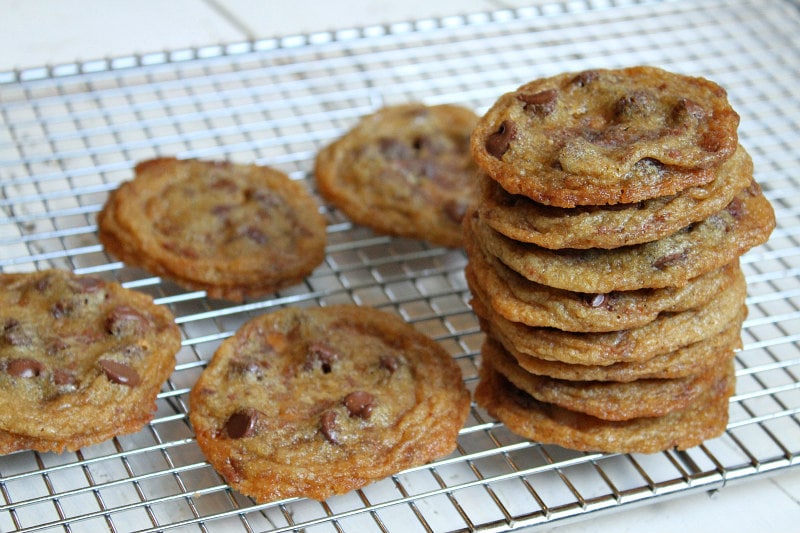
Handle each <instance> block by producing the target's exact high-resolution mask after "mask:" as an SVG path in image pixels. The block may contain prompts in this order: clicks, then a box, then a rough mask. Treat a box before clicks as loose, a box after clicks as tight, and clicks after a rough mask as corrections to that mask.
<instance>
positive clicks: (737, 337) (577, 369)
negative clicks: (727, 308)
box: [487, 308, 747, 382]
mask: <svg viewBox="0 0 800 533" xmlns="http://www.w3.org/2000/svg"><path fill="white" fill-rule="evenodd" d="M746 314H747V313H746V308H742V310H741V312H740V316H738V317H736V318H734V319H733V320H732V321H731V322H729V323H728V324H727V325H726V326H725V327H724V328H723V329H722V331H720V332H719V333H716V334H714V335H711V336H709V337H708V338H705V339H702V340H699V341H697V342H694V343H692V344H689V345H687V346H683V347H681V348H678V349H676V350H673V351H671V352H667V353H664V354H658V355H655V356H653V357H652V358H650V359H647V360H645V361H632V362H621V363H613V364H610V365H580V364H572V363H562V362H561V361H548V360H546V359H540V358H539V357H535V356H533V355H531V354H526V353H522V352H519V351H513V347H511V349H509V350H507V349H506V347H505V346H503V345H502V344H500V342H499V341H497V340H494V339H491V338H489V339H487V344H491V345H492V347H491V350H492V352H496V351H498V350H501V351H502V352H504V353H507V354H508V356H509V357H513V358H514V359H516V361H517V363H518V364H519V365H520V366H521V367H522V368H524V369H525V370H526V371H527V372H531V373H534V374H537V375H540V376H549V377H551V378H554V379H564V380H571V381H618V382H629V381H635V380H637V379H676V378H683V377H686V376H691V375H694V374H702V373H704V372H707V371H708V370H710V369H712V368H714V367H716V366H718V365H719V364H721V363H722V362H723V361H724V360H725V359H727V358H728V357H729V354H730V353H731V352H733V351H735V350H737V349H739V348H741V347H742V337H741V331H742V321H743V320H744V318H745V316H746ZM490 358H491V357H490Z"/></svg>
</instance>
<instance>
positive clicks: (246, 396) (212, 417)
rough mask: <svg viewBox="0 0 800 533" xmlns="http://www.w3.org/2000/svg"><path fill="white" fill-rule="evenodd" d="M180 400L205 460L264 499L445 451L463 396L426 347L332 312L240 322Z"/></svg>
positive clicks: (461, 414)
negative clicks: (184, 401)
mask: <svg viewBox="0 0 800 533" xmlns="http://www.w3.org/2000/svg"><path fill="white" fill-rule="evenodd" d="M189 402H190V413H189V416H190V420H191V423H192V425H193V427H194V429H195V432H196V434H197V443H198V445H199V446H200V448H201V449H202V451H203V453H204V454H205V456H206V457H207V458H208V461H209V462H210V463H211V465H212V466H213V467H214V468H215V469H216V470H217V471H218V472H219V473H220V474H221V475H222V476H223V477H224V478H225V480H226V481H227V482H228V483H229V484H230V485H231V486H232V487H233V488H235V489H237V490H239V491H240V492H242V493H243V494H246V495H248V496H250V497H252V498H254V499H256V500H257V501H259V502H267V501H273V500H278V499H282V498H290V497H295V496H297V497H300V496H302V497H310V498H314V499H318V500H321V499H325V498H327V497H329V496H331V495H333V494H339V493H343V492H347V491H350V490H353V489H356V488H359V487H362V486H364V485H366V484H368V483H370V482H372V481H375V480H378V479H382V478H384V477H386V476H389V475H391V474H394V473H397V472H399V471H401V470H403V469H406V468H409V467H412V466H417V465H421V464H424V463H425V462H427V461H429V460H432V459H435V458H438V457H440V456H443V455H446V454H448V453H450V452H452V451H453V450H454V449H455V446H456V438H457V436H458V432H459V430H460V429H461V427H462V425H463V423H464V421H465V419H466V416H467V413H468V411H469V406H470V397H469V393H468V391H467V389H466V388H465V386H464V383H463V381H462V376H461V372H460V369H459V367H458V365H457V364H456V363H455V361H454V360H453V358H452V357H451V356H450V355H449V354H448V353H447V352H446V351H445V350H444V349H443V348H442V347H441V346H439V345H438V344H437V343H436V342H435V341H433V340H432V339H430V338H428V337H427V336H425V335H423V334H422V333H420V332H418V331H416V330H415V329H414V328H413V327H412V326H410V325H409V324H407V323H406V322H404V321H403V320H402V319H401V318H399V317H397V316H394V315H391V314H388V313H386V312H382V311H379V310H376V309H371V308H365V307H358V306H353V305H338V306H331V307H319V308H285V309H282V310H279V311H275V312H273V313H269V314H264V315H261V316H259V317H256V318H254V319H252V320H251V321H250V322H248V323H247V324H245V325H244V326H242V327H241V328H240V329H239V330H238V331H237V332H236V334H235V335H234V336H233V337H231V338H229V339H227V340H225V341H224V342H223V343H222V345H221V346H220V347H219V349H218V350H217V352H216V353H215V354H214V357H213V358H212V360H211V362H210V363H209V364H208V367H207V368H206V369H205V370H204V371H203V373H202V375H201V376H200V378H199V379H198V381H197V383H196V384H195V386H194V387H193V388H192V391H191V394H190V397H189Z"/></svg>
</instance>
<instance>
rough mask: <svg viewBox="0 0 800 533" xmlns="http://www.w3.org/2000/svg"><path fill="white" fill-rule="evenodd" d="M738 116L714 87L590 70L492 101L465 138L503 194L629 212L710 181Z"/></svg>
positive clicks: (658, 75) (637, 71)
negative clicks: (621, 206) (624, 207)
mask: <svg viewBox="0 0 800 533" xmlns="http://www.w3.org/2000/svg"><path fill="white" fill-rule="evenodd" d="M738 126H739V115H738V114H736V112H735V111H734V110H733V109H732V108H731V106H730V104H729V102H728V98H727V94H726V92H725V90H724V89H722V88H721V87H720V86H719V85H717V84H716V83H713V82H711V81H709V80H706V79H703V78H697V77H690V76H683V75H680V74H675V73H671V72H667V71H665V70H662V69H658V68H654V67H631V68H625V69H619V70H589V71H584V72H580V73H566V74H560V75H557V76H553V77H550V78H544V79H539V80H535V81H532V82H530V83H527V84H525V85H523V86H521V87H520V88H519V89H517V90H516V91H513V92H510V93H507V94H505V95H503V96H501V97H500V98H499V99H498V100H497V101H496V102H495V104H494V105H493V106H492V107H491V108H490V109H489V111H488V112H487V113H486V114H485V115H484V116H483V117H482V118H481V120H480V122H479V124H478V126H477V127H476V128H475V131H474V133H473V135H472V141H471V147H472V153H473V156H474V157H475V161H476V162H477V164H478V166H480V167H481V168H482V169H483V170H484V171H485V172H486V173H487V174H488V175H489V176H490V177H491V178H492V179H494V180H496V181H498V182H499V183H500V185H502V187H503V188H504V189H505V190H507V191H509V192H510V193H512V194H522V195H524V196H527V197H529V198H531V199H533V200H535V201H537V202H539V203H542V204H547V205H554V206H558V207H575V206H576V205H605V204H616V203H633V202H639V201H641V200H647V199H649V198H655V197H658V196H667V195H671V194H675V193H676V192H678V191H681V190H683V189H685V188H687V187H692V186H696V185H702V184H704V183H708V182H710V181H711V180H713V179H714V174H715V173H714V171H713V168H714V167H716V166H718V165H720V164H721V163H722V162H723V161H725V160H726V159H727V158H729V157H730V156H731V155H732V154H733V152H734V151H735V150H736V146H737V144H738V134H737V128H738Z"/></svg>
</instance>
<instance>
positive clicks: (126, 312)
mask: <svg viewBox="0 0 800 533" xmlns="http://www.w3.org/2000/svg"><path fill="white" fill-rule="evenodd" d="M146 321H147V318H146V317H145V316H144V315H143V314H142V313H140V312H139V311H137V310H136V309H134V308H133V307H130V306H128V305H120V306H117V307H115V308H114V309H113V310H112V311H111V312H110V313H109V314H108V317H107V318H106V331H107V332H108V333H110V334H112V335H114V336H120V335H122V334H124V333H125V332H129V331H131V330H133V331H138V330H139V329H140V328H141V326H142V325H143V324H144V323H145V322H146Z"/></svg>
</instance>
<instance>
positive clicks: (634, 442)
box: [475, 362, 736, 453]
mask: <svg viewBox="0 0 800 533" xmlns="http://www.w3.org/2000/svg"><path fill="white" fill-rule="evenodd" d="M723 368H725V370H726V371H725V372H724V373H723V374H722V377H721V378H720V379H718V380H717V381H716V382H715V383H713V384H712V385H711V386H710V387H709V388H708V389H707V390H706V391H705V393H704V394H702V395H701V396H700V397H699V398H697V399H696V400H695V402H694V403H692V404H691V405H690V406H689V407H688V408H686V409H684V410H679V411H673V412H672V413H669V414H668V415H665V416H662V417H644V418H634V419H631V420H622V421H612V420H602V419H600V418H596V417H593V416H591V415H587V414H584V413H578V412H575V411H570V410H568V409H564V408H561V407H558V406H556V405H553V404H548V403H544V402H539V401H537V400H535V399H534V398H533V397H531V396H530V395H529V394H527V393H525V392H524V391H522V390H520V389H518V388H517V387H515V386H514V385H513V384H511V383H510V382H509V381H508V380H506V379H505V378H504V377H503V376H502V375H501V374H500V373H499V372H497V371H496V370H495V369H494V368H492V367H491V365H481V371H480V372H481V375H480V381H479V382H478V386H477V387H476V389H475V401H476V402H477V403H478V405H480V406H481V407H483V408H484V409H486V411H487V412H488V413H489V414H490V415H491V416H493V417H495V418H496V419H498V420H499V421H501V422H503V423H504V424H505V425H506V427H508V429H509V430H511V431H513V432H514V433H516V434H518V435H520V436H522V437H525V438H527V439H531V440H534V441H538V442H542V443H546V444H557V445H559V446H564V447H566V448H570V449H573V450H582V451H597V452H609V453H615V452H618V453H656V452H660V451H664V450H669V449H672V448H677V449H679V450H685V449H688V448H691V447H693V446H697V445H699V444H701V443H702V442H703V441H705V440H707V439H711V438H714V437H718V436H719V435H721V434H722V433H724V431H725V428H726V426H727V424H728V403H729V399H730V397H731V395H733V392H734V388H735V385H736V377H735V374H734V370H733V364H732V362H729V363H728V365H727V366H726V367H723Z"/></svg>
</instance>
